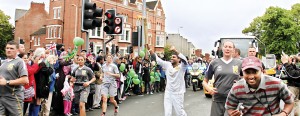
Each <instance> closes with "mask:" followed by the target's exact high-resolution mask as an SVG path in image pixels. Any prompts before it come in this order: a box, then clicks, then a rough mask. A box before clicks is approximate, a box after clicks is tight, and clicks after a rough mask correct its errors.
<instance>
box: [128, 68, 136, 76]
mask: <svg viewBox="0 0 300 116" xmlns="http://www.w3.org/2000/svg"><path fill="white" fill-rule="evenodd" d="M134 74H135V71H134V70H133V69H130V71H129V75H130V76H131V77H133V76H134Z"/></svg>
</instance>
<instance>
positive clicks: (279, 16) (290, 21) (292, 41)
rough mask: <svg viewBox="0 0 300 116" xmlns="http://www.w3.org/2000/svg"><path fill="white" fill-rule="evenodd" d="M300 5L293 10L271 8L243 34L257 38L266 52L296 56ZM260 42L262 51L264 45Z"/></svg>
mask: <svg viewBox="0 0 300 116" xmlns="http://www.w3.org/2000/svg"><path fill="white" fill-rule="evenodd" d="M299 21H300V4H295V5H293V6H292V9H291V10H286V9H283V8H279V7H269V8H268V9H267V10H266V12H265V14H264V15H263V16H259V17H257V18H255V19H254V20H253V21H252V22H251V23H250V26H249V27H247V28H245V29H244V30H243V31H242V32H243V33H244V34H245V33H247V34H248V35H253V36H256V37H257V38H258V39H260V41H262V43H264V44H265V47H266V50H267V51H266V52H267V53H269V54H275V55H276V56H280V54H281V51H284V52H285V53H287V54H296V53H297V52H298V51H299V50H300V49H299V46H300V44H299V39H300V38H299V33H300V27H299ZM262 43H260V42H259V45H260V46H262V47H260V51H262V50H264V48H263V47H264V45H263V44H262ZM261 53H262V52H261Z"/></svg>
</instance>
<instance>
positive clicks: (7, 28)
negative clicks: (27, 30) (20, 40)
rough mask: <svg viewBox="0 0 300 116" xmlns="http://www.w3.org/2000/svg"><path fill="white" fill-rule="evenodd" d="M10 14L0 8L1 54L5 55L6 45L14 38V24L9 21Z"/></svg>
mask: <svg viewBox="0 0 300 116" xmlns="http://www.w3.org/2000/svg"><path fill="white" fill-rule="evenodd" d="M9 19H10V16H8V15H5V14H4V12H3V11H2V10H0V56H5V45H6V43H7V42H8V41H10V40H12V39H13V32H12V29H13V26H12V25H11V24H10V23H9Z"/></svg>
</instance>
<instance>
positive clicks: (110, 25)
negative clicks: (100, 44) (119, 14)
mask: <svg viewBox="0 0 300 116" xmlns="http://www.w3.org/2000/svg"><path fill="white" fill-rule="evenodd" d="M104 15H105V16H106V20H105V21H104V23H105V24H106V26H105V27H104V28H103V31H105V32H106V34H107V35H109V34H114V22H115V17H116V10H115V9H109V10H106V12H105V14H104Z"/></svg>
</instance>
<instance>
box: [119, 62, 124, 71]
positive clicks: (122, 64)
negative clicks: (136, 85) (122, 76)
mask: <svg viewBox="0 0 300 116" xmlns="http://www.w3.org/2000/svg"><path fill="white" fill-rule="evenodd" d="M119 69H120V71H121V72H123V71H124V70H125V64H124V63H121V65H120V68H119Z"/></svg>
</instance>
